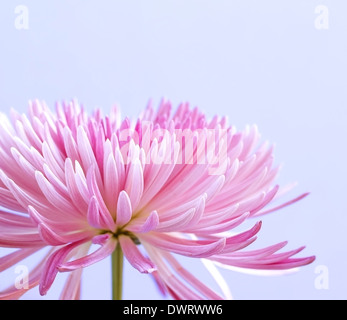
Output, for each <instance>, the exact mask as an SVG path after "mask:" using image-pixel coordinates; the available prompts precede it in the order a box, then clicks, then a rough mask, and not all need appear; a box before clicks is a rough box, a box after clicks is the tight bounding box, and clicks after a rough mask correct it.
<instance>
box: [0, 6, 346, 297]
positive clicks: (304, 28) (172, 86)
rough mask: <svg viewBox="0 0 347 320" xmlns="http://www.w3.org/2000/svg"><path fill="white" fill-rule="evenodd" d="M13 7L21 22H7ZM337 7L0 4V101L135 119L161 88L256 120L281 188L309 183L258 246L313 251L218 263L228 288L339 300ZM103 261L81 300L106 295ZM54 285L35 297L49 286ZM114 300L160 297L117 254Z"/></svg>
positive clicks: (271, 222)
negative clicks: (297, 258) (22, 13)
mask: <svg viewBox="0 0 347 320" xmlns="http://www.w3.org/2000/svg"><path fill="white" fill-rule="evenodd" d="M18 5H25V6H27V8H28V13H29V16H28V17H29V20H28V25H27V27H28V29H22V30H20V29H18V27H20V26H23V23H24V25H25V21H19V20H16V18H17V17H18V14H16V13H15V8H16V7H17V6H18ZM320 5H324V6H325V7H323V9H324V10H323V9H322V7H318V6H320ZM317 7H318V8H317ZM316 9H317V11H315V10H316ZM320 10H323V11H320ZM346 16H347V3H346V2H345V1H327V0H320V1H317V0H310V1H309V0H304V1H303V0H291V1H288V0H286V1H276V0H273V1H249V0H247V1H245V0H243V1H241V0H240V1H236V0H233V1H232V0H224V1H222V0H217V1H212V0H210V1H203V0H194V1H193V0H188V1H187V0H186V1H183V0H170V1H168V0H165V1H160V0H157V1H154V0H148V1H133V0H132V1H110V0H109V1H106V0H103V1H86V0H83V1H82V0H74V1H67V0H59V1H57V0H51V1H46V2H44V1H28V0H23V1H22V0H21V1H12V0H11V1H9V0H8V1H2V2H1V4H0V46H1V50H0V108H1V111H2V112H8V110H9V108H10V107H14V108H16V109H18V110H21V111H23V112H24V111H25V110H26V107H27V101H28V100H29V99H34V98H39V99H44V100H46V102H47V103H48V104H50V105H52V106H53V104H54V102H55V101H57V100H63V99H67V100H69V99H71V98H74V97H77V98H78V99H79V101H80V102H81V103H83V104H84V105H85V107H86V108H87V109H88V110H91V109H94V108H95V107H101V108H102V109H104V110H105V112H107V110H108V109H109V108H110V107H111V106H112V105H113V104H114V103H116V102H117V103H119V104H120V106H121V107H122V111H123V113H124V114H127V115H130V116H134V115H136V114H137V113H138V112H139V111H140V110H141V109H142V108H143V107H144V106H145V105H146V103H147V101H148V99H149V98H153V100H154V102H155V103H159V101H160V99H161V98H162V97H163V96H165V97H167V98H169V99H171V100H172V102H173V104H174V105H178V103H179V102H181V101H190V102H191V104H192V105H193V106H195V105H197V106H199V107H200V108H201V109H203V110H205V111H206V113H207V114H208V115H209V116H210V117H211V116H213V115H214V114H221V115H228V116H229V119H230V122H231V123H233V124H235V125H236V126H237V127H238V128H239V129H242V128H243V127H244V126H245V125H246V124H253V123H256V124H257V125H258V127H259V130H260V132H261V133H262V136H263V137H264V139H268V140H269V141H271V142H273V143H275V144H276V149H275V157H276V158H275V159H276V163H278V164H280V163H283V164H284V166H283V170H282V171H281V174H280V177H279V179H278V181H279V183H281V184H285V183H287V182H292V181H298V182H299V185H298V187H297V188H296V189H295V190H294V191H293V192H292V193H291V195H292V197H294V196H296V195H298V194H300V193H302V192H306V191H310V192H311V195H310V196H309V197H308V198H306V199H305V200H303V201H301V202H300V203H297V204H295V205H293V206H290V207H288V208H286V209H284V210H281V211H279V212H277V213H274V214H271V215H270V216H267V217H265V218H264V219H263V220H264V224H263V228H262V230H261V232H260V235H259V237H260V239H259V245H270V244H273V243H275V242H280V241H282V240H289V248H293V249H294V248H296V247H298V246H301V245H303V244H306V245H307V249H306V250H305V252H304V253H305V254H306V255H312V254H315V255H316V256H317V260H316V261H315V262H314V263H313V264H312V265H310V266H308V267H305V268H303V269H301V270H300V272H299V273H296V274H294V275H288V276H284V277H274V278H268V277H266V278H262V277H258V276H251V275H244V274H238V273H235V272H229V271H228V272H224V271H223V275H225V278H226V279H227V281H228V283H229V284H230V287H231V290H232V292H233V295H234V297H235V298H236V299H346V298H347V292H346V291H347V276H346V272H347V271H346V270H347V249H346V248H347V246H346V244H347V243H346V240H345V234H346V223H347V218H346V215H347V204H346V203H347V202H346V191H347V182H346V181H347V169H346V168H347V165H346V157H347V152H346V147H347V144H346V138H347V129H346V128H347V126H346V121H347V117H346V116H347V112H346V109H347V95H346V92H347V91H346V85H347V45H346V43H347V19H346ZM198 266H199V264H196V263H193V264H192V265H191V267H190V268H195V271H194V272H196V273H198V272H200V269H199V267H198ZM109 267H110V261H109V260H105V261H103V262H101V263H100V264H97V265H95V266H92V267H90V268H88V269H86V270H85V272H84V282H83V290H82V298H85V299H109V298H110V274H109ZM188 267H189V264H188ZM13 270H14V269H11V270H9V271H8V272H7V275H6V277H11V276H13V277H15V276H16V275H15V274H14V271H13ZM320 270H325V274H324V276H325V278H324V279H325V280H326V281H329V283H328V288H327V289H324V288H321V286H320V284H321V283H320V281H319V279H320V278H317V277H319V276H321V275H322V274H318V273H317V272H320ZM201 272H202V271H201ZM327 272H328V273H327ZM201 274H202V275H203V276H204V273H203V272H202V273H201ZM58 279H61V280H62V279H63V277H58ZM3 280H4V279H3V276H1V275H0V281H3ZM61 283H62V282H60V283H57V284H55V285H54V286H53V287H52V290H51V291H50V292H49V294H48V295H47V296H46V297H45V298H48V299H54V298H56V297H58V295H59V291H60V289H61ZM325 284H327V283H326V282H325ZM1 287H3V285H2V284H1V283H0V288H1ZM25 297H26V298H27V299H36V298H38V297H39V295H38V293H37V290H35V291H34V292H32V293H29V294H28V295H26V296H25ZM125 298H126V299H157V298H160V295H159V293H158V292H157V290H156V288H155V286H154V285H153V283H152V281H151V279H150V278H149V277H147V276H144V275H140V274H138V273H137V272H136V271H133V270H131V268H130V267H129V266H128V265H126V274H125Z"/></svg>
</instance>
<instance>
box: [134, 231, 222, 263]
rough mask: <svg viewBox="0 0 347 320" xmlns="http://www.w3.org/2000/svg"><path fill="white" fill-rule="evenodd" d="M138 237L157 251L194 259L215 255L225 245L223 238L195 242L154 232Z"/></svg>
mask: <svg viewBox="0 0 347 320" xmlns="http://www.w3.org/2000/svg"><path fill="white" fill-rule="evenodd" d="M138 237H139V238H140V240H141V241H142V240H143V241H145V242H147V243H149V244H152V245H153V246H155V247H157V248H159V249H163V250H166V251H170V252H174V253H178V254H181V255H184V256H188V257H195V258H206V257H209V256H212V255H214V254H217V253H219V252H221V251H222V250H223V248H224V246H225V243H226V239H225V238H221V239H214V240H204V241H202V240H197V241H196V240H189V239H183V238H177V237H174V236H171V235H168V234H160V233H156V232H151V233H150V234H140V235H138Z"/></svg>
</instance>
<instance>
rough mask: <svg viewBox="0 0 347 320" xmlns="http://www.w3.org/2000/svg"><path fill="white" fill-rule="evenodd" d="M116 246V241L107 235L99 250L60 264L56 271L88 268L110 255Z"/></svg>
mask: <svg viewBox="0 0 347 320" xmlns="http://www.w3.org/2000/svg"><path fill="white" fill-rule="evenodd" d="M116 246H117V241H116V239H114V238H112V237H111V236H110V235H109V236H108V240H107V241H106V242H105V243H104V244H103V245H102V246H101V247H100V248H99V249H97V250H96V251H94V252H92V253H91V254H89V255H87V256H84V257H81V258H79V259H76V260H73V261H69V262H65V263H62V264H60V265H59V266H58V269H59V271H61V272H66V271H73V270H76V269H79V268H85V267H88V266H90V265H92V264H94V263H96V262H99V261H100V260H103V259H105V258H106V257H108V256H109V255H111V254H112V252H113V251H114V250H115V249H116Z"/></svg>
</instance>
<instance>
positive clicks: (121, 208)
mask: <svg viewBox="0 0 347 320" xmlns="http://www.w3.org/2000/svg"><path fill="white" fill-rule="evenodd" d="M131 216H132V206H131V201H130V198H129V196H128V194H127V192H126V191H124V190H123V191H122V192H121V193H120V194H119V197H118V202H117V218H116V224H117V226H119V227H121V226H124V225H125V224H127V223H128V222H129V221H130V220H131Z"/></svg>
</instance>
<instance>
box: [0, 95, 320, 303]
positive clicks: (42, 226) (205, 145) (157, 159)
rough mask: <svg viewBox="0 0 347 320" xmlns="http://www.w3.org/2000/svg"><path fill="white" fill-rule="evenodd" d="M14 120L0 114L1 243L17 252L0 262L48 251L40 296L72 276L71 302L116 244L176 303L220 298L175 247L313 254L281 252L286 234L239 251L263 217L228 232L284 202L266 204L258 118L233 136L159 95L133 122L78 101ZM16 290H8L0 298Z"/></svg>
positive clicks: (230, 254) (196, 252)
mask: <svg viewBox="0 0 347 320" xmlns="http://www.w3.org/2000/svg"><path fill="white" fill-rule="evenodd" d="M11 117H12V119H11V121H10V120H9V119H8V118H7V116H5V115H1V116H0V123H1V126H0V206H1V207H0V230H1V233H0V246H1V247H7V248H14V249H16V250H15V251H13V252H11V253H10V254H8V255H6V256H4V257H2V258H0V271H2V270H5V269H7V268H9V267H11V266H12V265H14V264H16V263H17V262H19V261H21V260H22V259H24V258H26V257H28V256H30V255H32V254H34V253H36V252H38V251H40V250H42V249H44V248H46V250H47V253H46V255H45V257H44V259H43V260H42V261H41V260H40V261H39V262H38V264H37V266H36V267H35V268H34V269H33V270H32V271H31V273H30V281H29V288H32V287H35V286H37V285H39V290H40V293H41V294H45V293H46V292H47V291H48V290H49V288H50V287H51V285H52V283H53V281H54V279H55V277H56V275H57V273H58V272H70V275H69V277H68V279H67V281H66V284H65V287H64V290H63V292H62V295H61V298H63V299H76V298H79V293H80V281H81V274H82V270H83V268H84V267H87V266H89V265H91V264H93V263H96V262H98V261H100V260H102V259H104V258H106V257H108V256H110V255H113V254H114V253H115V252H116V251H117V250H118V251H119V252H121V253H123V254H124V256H125V258H126V259H127V260H128V261H129V263H130V264H131V265H132V266H133V267H134V268H136V269H137V270H138V271H140V272H142V273H151V274H152V275H153V277H154V279H155V280H156V282H157V283H158V285H159V286H160V288H161V289H162V291H163V292H164V293H169V294H170V295H171V296H172V297H174V298H177V299H220V298H223V296H221V295H220V294H218V293H216V292H214V291H213V290H211V289H210V288H209V287H208V286H206V285H205V284H204V283H203V282H202V281H201V280H199V279H197V278H196V277H195V276H194V275H193V273H191V272H189V271H188V270H186V269H184V268H183V267H182V266H181V264H180V262H179V261H178V260H177V259H176V256H177V255H183V256H187V257H191V258H205V259H204V261H205V262H208V263H210V267H214V264H220V265H227V266H232V267H238V268H247V269H257V270H259V269H260V270H282V269H292V268H295V267H298V266H302V265H305V264H308V263H310V262H312V261H313V260H314V257H305V258H298V257H294V256H296V254H297V253H298V252H300V251H301V250H302V249H303V248H299V249H297V250H291V251H285V252H283V251H280V250H281V249H282V248H283V247H284V246H285V245H286V244H287V243H286V242H282V243H278V244H275V245H272V246H269V247H266V248H264V249H253V250H249V249H247V248H246V247H248V246H249V245H250V244H251V243H253V242H254V241H255V239H256V235H257V233H258V231H259V229H260V227H261V222H260V221H255V224H254V226H253V227H252V228H250V229H249V230H247V231H243V232H241V233H236V234H235V233H231V231H232V230H233V229H234V228H236V227H237V226H239V225H241V224H242V223H243V222H244V221H245V220H246V219H248V218H251V217H257V216H260V215H262V214H265V213H267V212H270V211H273V210H275V209H278V208H280V207H281V206H279V207H278V208H273V209H268V208H266V207H267V205H268V204H269V203H270V202H271V201H272V200H273V199H274V198H275V197H276V195H277V194H278V190H279V187H278V186H277V185H275V184H274V180H275V177H276V174H277V171H278V169H277V168H274V167H273V156H272V151H273V150H272V147H271V146H269V145H268V144H267V143H263V144H261V145H258V141H259V134H258V131H257V128H256V127H255V126H253V127H248V128H246V130H244V131H242V132H238V131H236V130H235V128H233V127H230V126H228V124H227V120H226V119H225V118H222V119H220V118H218V117H215V118H213V119H212V120H211V121H208V120H207V119H206V117H205V115H204V114H203V113H202V112H201V111H199V110H198V109H197V108H195V109H190V108H189V106H188V104H185V103H183V104H181V105H180V106H179V108H178V109H177V111H176V112H175V113H172V111H171V104H170V102H168V101H164V100H163V101H162V103H161V105H160V107H159V109H158V111H157V112H155V111H154V110H153V108H152V107H151V105H149V106H148V107H147V108H146V110H145V111H144V112H143V114H142V115H141V116H140V117H139V118H138V120H137V122H136V123H133V124H132V123H131V121H130V120H129V119H127V118H126V119H124V120H122V121H121V119H120V114H119V112H118V110H117V109H116V108H113V109H112V110H111V112H110V114H109V116H105V117H103V116H102V114H101V111H100V110H97V111H95V112H94V113H93V114H92V115H88V114H87V113H86V112H85V111H84V110H83V108H81V107H80V106H79V104H78V103H77V102H76V101H72V102H71V103H68V104H65V103H64V104H63V105H60V104H57V107H56V112H55V113H53V112H51V111H50V109H49V108H48V107H47V106H46V105H45V104H44V103H40V102H38V101H35V102H32V103H30V105H29V111H28V115H25V114H23V115H21V114H18V113H17V112H15V111H12V113H11ZM304 196H305V195H302V196H300V197H298V198H296V199H294V200H292V201H291V202H295V201H296V200H298V199H300V198H302V197H304ZM287 204H289V203H286V204H283V205H282V206H284V205H287ZM92 244H96V245H98V248H97V249H96V250H91V248H94V246H92ZM279 251H280V252H279ZM25 292H26V289H17V288H15V287H10V288H8V289H7V290H5V291H3V292H2V293H0V297H1V298H4V299H10V298H19V297H20V296H21V295H22V294H24V293H25Z"/></svg>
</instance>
